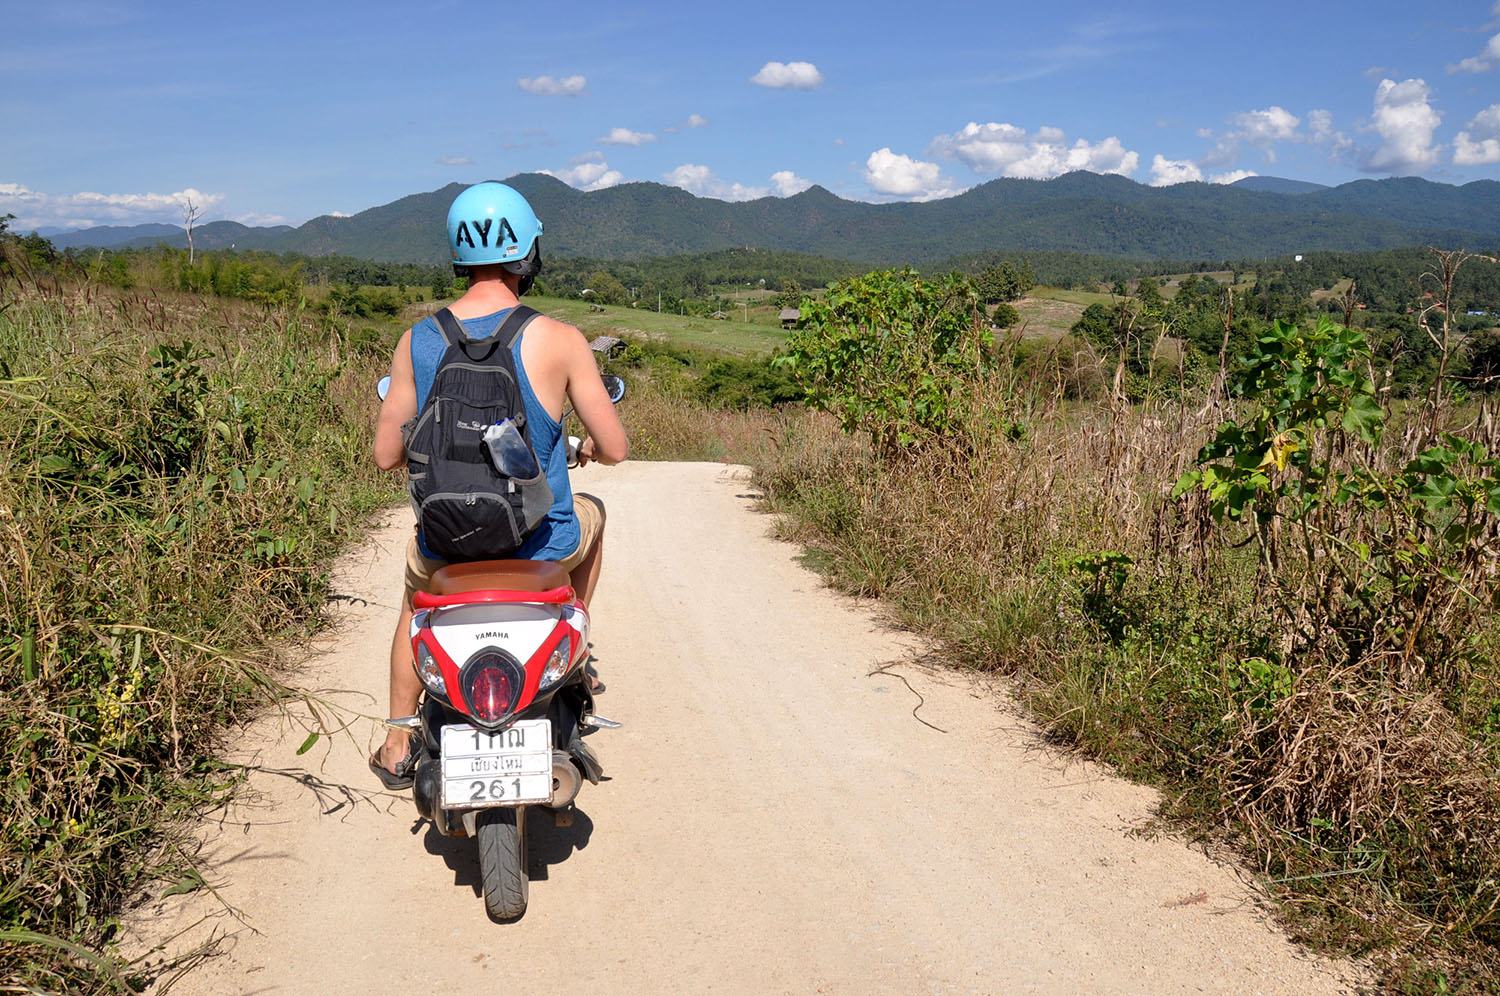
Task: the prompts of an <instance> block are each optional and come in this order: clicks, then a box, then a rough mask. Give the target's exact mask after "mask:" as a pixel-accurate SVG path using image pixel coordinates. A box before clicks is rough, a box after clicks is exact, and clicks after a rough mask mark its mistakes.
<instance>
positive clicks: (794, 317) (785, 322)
mask: <svg viewBox="0 0 1500 996" xmlns="http://www.w3.org/2000/svg"><path fill="white" fill-rule="evenodd" d="M801 320H802V312H801V311H799V310H797V309H796V308H782V309H781V327H782V328H784V329H790V328H796V326H797V323H798V322H799V321H801Z"/></svg>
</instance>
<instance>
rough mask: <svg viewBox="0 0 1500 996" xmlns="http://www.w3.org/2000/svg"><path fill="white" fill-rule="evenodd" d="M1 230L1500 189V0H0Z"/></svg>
mask: <svg viewBox="0 0 1500 996" xmlns="http://www.w3.org/2000/svg"><path fill="white" fill-rule="evenodd" d="M6 8H7V9H6V10H5V11H4V18H3V20H4V24H5V30H4V33H3V37H0V213H3V212H10V213H14V214H15V215H17V217H18V219H19V221H20V222H21V223H22V224H24V225H27V226H31V225H42V226H60V227H80V226H83V225H86V224H90V223H93V224H130V223H136V222H141V221H176V220H178V217H179V215H180V211H179V209H178V208H177V207H176V203H177V201H179V200H180V199H181V196H182V194H183V192H189V193H191V194H192V195H194V196H195V197H196V199H197V200H198V201H199V202H200V203H203V204H205V205H206V206H207V208H208V211H207V216H208V217H210V218H235V219H239V220H244V221H247V222H249V223H252V224H255V223H259V224H264V223H274V222H279V221H286V222H290V223H293V224H296V223H300V222H302V221H305V220H306V219H308V218H310V217H313V216H316V215H319V214H325V213H335V212H337V213H351V212H354V211H359V210H362V209H364V208H367V207H371V206H374V205H376V204H381V203H385V202H387V201H389V200H392V199H394V198H396V197H399V196H402V195H404V194H408V193H413V192H416V191H421V190H431V189H435V188H437V187H439V186H442V185H443V184H445V183H449V182H452V181H454V180H460V181H474V180H480V179H486V178H500V177H505V176H509V175H511V174H514V173H517V172H522V171H529V170H546V171H549V172H552V173H553V174H555V175H558V176H561V177H563V178H564V179H566V180H568V181H569V182H571V183H573V184H574V185H575V186H579V187H597V186H602V185H608V184H611V183H615V182H621V181H626V180H655V181H660V182H670V183H676V184H677V185H679V186H683V187H686V188H688V189H690V190H693V191H694V192H695V193H699V194H705V195H709V196H717V197H724V198H728V199H743V198H748V197H754V196H761V195H765V194H768V193H769V194H773V195H776V194H780V195H784V194H787V193H790V192H795V191H796V190H798V189H800V188H802V187H804V186H805V185H806V184H808V183H820V184H822V185H824V186H826V187H828V188H829V189H831V190H833V191H834V192H836V193H838V194H840V195H842V196H846V197H853V198H861V199H866V200H897V199H924V198H932V197H941V196H947V195H949V194H951V193H954V192H957V191H960V190H963V189H965V188H967V187H970V186H973V185H974V184H977V183H982V182H984V181H986V180H989V179H993V178H995V177H997V176H1032V177H1049V176H1054V175H1057V174H1058V173H1060V172H1064V171H1066V170H1068V169H1071V168H1080V167H1081V168H1087V169H1093V170H1095V171H1097V172H1120V173H1124V174H1126V175H1129V176H1132V177H1134V178H1135V179H1138V180H1140V181H1141V182H1144V183H1151V182H1155V183H1166V182H1173V181H1182V180H1191V179H1200V178H1201V179H1204V180H1224V179H1228V178H1232V177H1234V176H1238V175H1242V174H1243V173H1245V172H1256V173H1261V174H1268V175H1279V176H1290V177H1296V178H1301V179H1309V180H1317V181H1320V182H1324V183H1338V182H1343V181H1346V180H1351V179H1356V178H1360V177H1365V176H1377V177H1378V176H1388V175H1420V176H1426V177H1429V178H1431V179H1434V180H1442V181H1445V182H1466V181H1468V180H1472V179H1480V178H1497V177H1500V0H1465V2H1448V3H1443V4H1415V3H1412V2H1411V0H1360V2H1344V0H1338V2H1318V3H1307V2H1305V0H1304V2H1300V3H1290V2H1281V0H1272V2H1261V3H1257V4H1236V5H1223V4H1204V3H1202V2H1195V3H1175V2H1173V3H1154V4H1135V5H1126V4H1119V3H1102V2H1066V0H1058V2H1054V3H1046V4H1038V3H1025V4H1016V3H989V4H973V3H949V2H946V0H928V2H924V3H917V4H913V3H910V2H903V3H862V4H853V3H807V2H803V3H782V2H776V0H772V2H761V3H757V4H753V5H736V6H721V5H711V4H701V3H691V4H690V3H681V4H678V3H657V4H649V5H642V4H636V5H632V4H622V3H611V4H602V3H572V4H546V3H533V4H526V5H522V4H517V3H510V4H501V3H493V2H491V3H466V2H446V3H445V2H439V3H427V4H420V5H418V4H410V3H403V4H394V3H379V2H371V3H363V4H344V3H315V2H302V3H295V4H291V3H280V2H266V3H258V4H223V5H218V4H215V5H208V4H193V5H187V4H179V3H152V4H138V3H123V2H109V0H99V2H71V0H57V2H51V3H47V4H26V5H23V4H20V3H19V2H15V0H12V2H10V3H7V4H6Z"/></svg>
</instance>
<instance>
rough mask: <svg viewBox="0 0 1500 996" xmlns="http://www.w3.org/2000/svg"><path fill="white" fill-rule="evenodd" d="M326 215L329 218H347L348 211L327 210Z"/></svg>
mask: <svg viewBox="0 0 1500 996" xmlns="http://www.w3.org/2000/svg"><path fill="white" fill-rule="evenodd" d="M328 217H330V218H347V217H349V212H348V211H329V212H328Z"/></svg>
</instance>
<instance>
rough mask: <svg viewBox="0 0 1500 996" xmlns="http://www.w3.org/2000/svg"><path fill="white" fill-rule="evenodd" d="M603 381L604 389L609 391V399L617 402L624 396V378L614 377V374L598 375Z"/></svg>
mask: <svg viewBox="0 0 1500 996" xmlns="http://www.w3.org/2000/svg"><path fill="white" fill-rule="evenodd" d="M600 379H601V380H603V381H604V390H605V391H607V392H608V393H609V400H610V401H612V402H614V403H615V404H617V405H618V404H619V403H620V402H621V401H623V400H624V398H625V378H623V377H616V376H615V375H614V374H604V375H602V376H601V377H600Z"/></svg>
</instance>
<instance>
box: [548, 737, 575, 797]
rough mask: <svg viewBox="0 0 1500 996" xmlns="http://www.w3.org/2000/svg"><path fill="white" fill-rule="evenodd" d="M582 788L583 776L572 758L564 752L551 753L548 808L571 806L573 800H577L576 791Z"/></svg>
mask: <svg viewBox="0 0 1500 996" xmlns="http://www.w3.org/2000/svg"><path fill="white" fill-rule="evenodd" d="M582 787H583V774H582V773H581V772H580V771H579V770H578V766H577V765H576V764H574V763H573V758H572V756H571V755H569V754H567V753H566V752H564V751H560V750H555V751H553V752H552V801H551V802H550V803H548V804H547V805H548V806H549V808H552V809H564V808H566V807H567V806H570V805H572V803H573V800H574V799H576V798H578V790H579V789H580V788H582Z"/></svg>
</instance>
